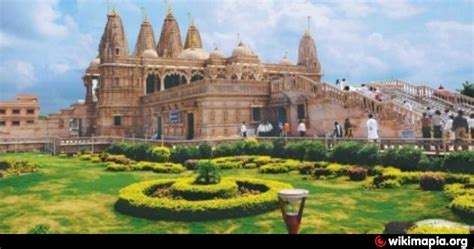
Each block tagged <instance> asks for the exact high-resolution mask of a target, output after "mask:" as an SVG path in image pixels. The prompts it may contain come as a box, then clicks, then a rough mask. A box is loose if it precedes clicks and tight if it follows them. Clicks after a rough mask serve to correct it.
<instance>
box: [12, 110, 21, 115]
mask: <svg viewBox="0 0 474 249" xmlns="http://www.w3.org/2000/svg"><path fill="white" fill-rule="evenodd" d="M12 114H20V109H13V110H12Z"/></svg>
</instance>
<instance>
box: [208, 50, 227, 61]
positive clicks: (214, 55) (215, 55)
mask: <svg viewBox="0 0 474 249" xmlns="http://www.w3.org/2000/svg"><path fill="white" fill-rule="evenodd" d="M209 58H211V59H224V58H225V55H224V53H222V52H221V51H220V50H219V49H218V48H217V47H216V48H215V49H214V51H212V52H211V54H210V55H209Z"/></svg>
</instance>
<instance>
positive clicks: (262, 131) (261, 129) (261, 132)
mask: <svg viewBox="0 0 474 249" xmlns="http://www.w3.org/2000/svg"><path fill="white" fill-rule="evenodd" d="M264 134H265V125H264V124H263V123H260V124H259V125H258V127H257V135H258V136H262V135H264Z"/></svg>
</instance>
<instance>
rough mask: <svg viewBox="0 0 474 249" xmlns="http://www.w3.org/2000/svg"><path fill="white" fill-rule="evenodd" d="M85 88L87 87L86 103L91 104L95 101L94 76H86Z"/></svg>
mask: <svg viewBox="0 0 474 249" xmlns="http://www.w3.org/2000/svg"><path fill="white" fill-rule="evenodd" d="M83 80H84V86H85V87H86V103H87V104H90V103H92V101H93V95H92V76H91V75H86V76H84V77H83Z"/></svg>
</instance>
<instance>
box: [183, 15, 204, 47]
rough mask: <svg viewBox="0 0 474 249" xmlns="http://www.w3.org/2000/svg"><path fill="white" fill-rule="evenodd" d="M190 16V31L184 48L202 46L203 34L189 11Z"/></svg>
mask: <svg viewBox="0 0 474 249" xmlns="http://www.w3.org/2000/svg"><path fill="white" fill-rule="evenodd" d="M188 17H189V27H188V33H187V34H186V41H185V43H184V48H185V49H188V48H202V40H201V34H200V33H199V30H198V29H197V27H196V25H195V24H194V20H193V19H192V17H191V14H189V13H188Z"/></svg>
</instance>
